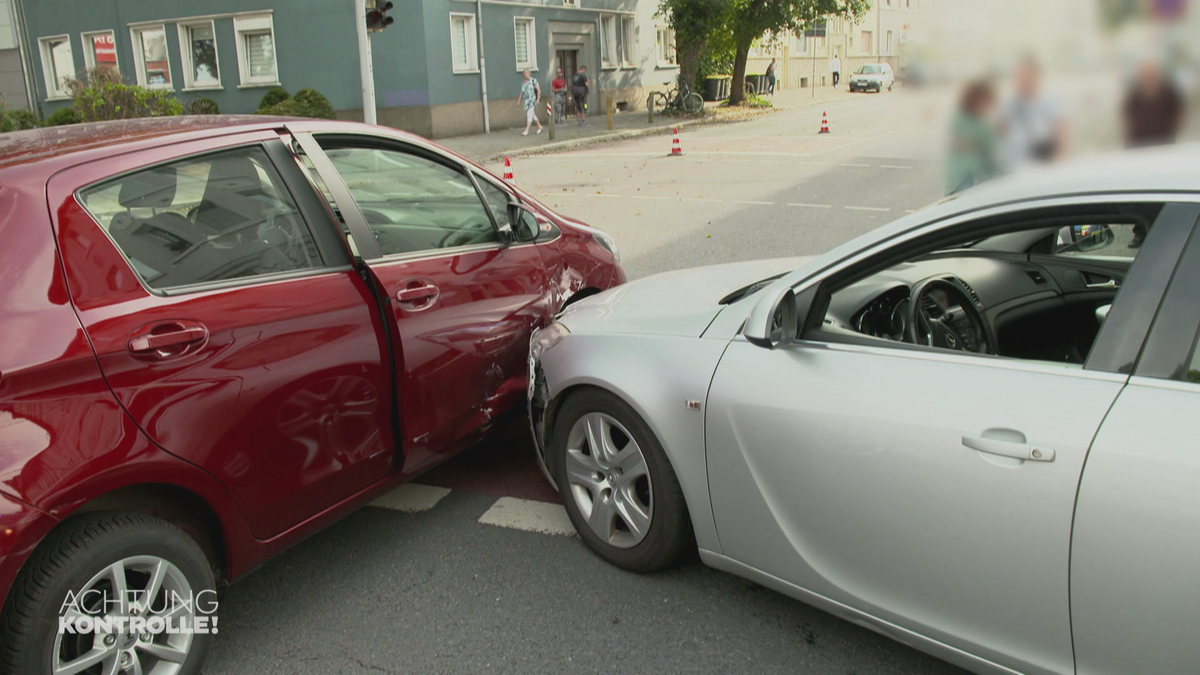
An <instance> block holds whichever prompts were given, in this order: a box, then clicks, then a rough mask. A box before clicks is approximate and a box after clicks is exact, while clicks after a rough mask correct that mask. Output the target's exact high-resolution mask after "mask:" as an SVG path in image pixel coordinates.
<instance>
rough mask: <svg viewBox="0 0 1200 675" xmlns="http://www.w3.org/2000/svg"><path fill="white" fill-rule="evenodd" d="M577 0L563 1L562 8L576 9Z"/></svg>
mask: <svg viewBox="0 0 1200 675" xmlns="http://www.w3.org/2000/svg"><path fill="white" fill-rule="evenodd" d="M578 6H579V0H563V7H578Z"/></svg>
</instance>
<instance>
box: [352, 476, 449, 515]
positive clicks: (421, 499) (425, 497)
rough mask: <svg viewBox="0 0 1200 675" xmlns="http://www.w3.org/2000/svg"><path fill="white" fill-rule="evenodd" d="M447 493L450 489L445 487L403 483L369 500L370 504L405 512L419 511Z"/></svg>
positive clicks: (435, 502) (435, 503)
mask: <svg viewBox="0 0 1200 675" xmlns="http://www.w3.org/2000/svg"><path fill="white" fill-rule="evenodd" d="M448 494H450V490H449V489H447V488H443V487H434V486H432V485H419V484H417V483H405V484H404V485H401V486H400V487H398V488H396V489H395V490H392V491H391V492H389V493H387V494H385V495H383V496H382V497H379V498H378V499H376V500H375V501H373V502H371V506H378V507H381V508H385V509H392V510H393V511H404V512H405V513H419V512H421V511H428V510H429V509H432V508H433V507H434V506H437V503H438V502H440V501H442V499H444V498H445V497H446V495H448Z"/></svg>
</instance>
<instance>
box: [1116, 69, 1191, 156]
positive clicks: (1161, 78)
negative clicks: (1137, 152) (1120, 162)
mask: <svg viewBox="0 0 1200 675" xmlns="http://www.w3.org/2000/svg"><path fill="white" fill-rule="evenodd" d="M1121 113H1122V115H1121V116H1122V118H1123V120H1124V122H1125V145H1126V147H1130V148H1139V147H1145V146H1150V145H1169V144H1171V143H1174V142H1175V138H1176V136H1178V135H1179V129H1180V127H1182V126H1183V118H1184V103H1183V96H1181V95H1180V93H1179V90H1178V89H1176V88H1175V84H1174V83H1173V82H1172V81H1171V80H1170V79H1168V78H1167V76H1166V73H1164V72H1163V69H1162V67H1161V66H1159V64H1158V62H1156V61H1154V60H1153V59H1147V60H1146V61H1144V62H1143V63H1142V65H1141V67H1140V68H1139V69H1138V77H1137V80H1136V81H1135V82H1134V84H1133V86H1132V87H1130V89H1129V92H1128V94H1126V96H1125V101H1124V103H1123V105H1122V108H1121Z"/></svg>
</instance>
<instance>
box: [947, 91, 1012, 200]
mask: <svg viewBox="0 0 1200 675" xmlns="http://www.w3.org/2000/svg"><path fill="white" fill-rule="evenodd" d="M995 105H996V94H995V92H994V91H993V90H992V85H991V84H990V83H989V82H987V81H986V80H979V81H976V82H972V83H970V84H968V85H967V87H966V89H964V90H963V95H962V99H961V101H960V102H959V106H958V110H956V111H955V113H954V118H953V119H952V120H951V122H950V155H949V157H947V158H946V194H947V195H952V194H956V193H958V192H962V191H963V190H966V189H967V188H970V187H973V186H975V185H978V184H980V183H982V182H984V181H986V180H988V179H990V178H992V177H994V176H995V175H996V174H997V173H998V165H999V139H998V137H997V133H996V127H995V126H994V125H993V123H992V118H991V113H992V109H993V108H994V107H995Z"/></svg>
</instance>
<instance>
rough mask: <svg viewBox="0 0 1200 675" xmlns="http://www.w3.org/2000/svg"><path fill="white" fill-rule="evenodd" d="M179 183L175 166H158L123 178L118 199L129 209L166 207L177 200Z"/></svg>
mask: <svg viewBox="0 0 1200 675" xmlns="http://www.w3.org/2000/svg"><path fill="white" fill-rule="evenodd" d="M177 183H178V181H177V180H176V178H175V167H173V166H158V167H155V168H153V169H149V170H147V171H142V172H141V173H135V174H133V175H132V176H127V177H125V178H124V179H122V181H121V192H120V194H118V195H117V201H118V202H120V203H121V206H124V207H125V208H127V209H137V208H156V209H164V208H167V207H169V206H171V203H172V202H174V201H175V186H176V185H177Z"/></svg>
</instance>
